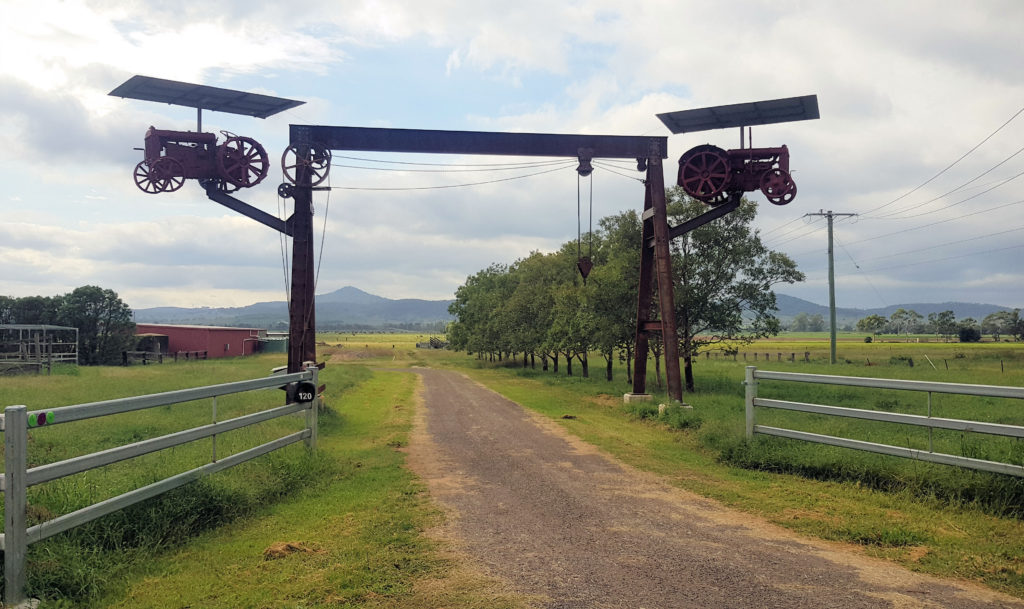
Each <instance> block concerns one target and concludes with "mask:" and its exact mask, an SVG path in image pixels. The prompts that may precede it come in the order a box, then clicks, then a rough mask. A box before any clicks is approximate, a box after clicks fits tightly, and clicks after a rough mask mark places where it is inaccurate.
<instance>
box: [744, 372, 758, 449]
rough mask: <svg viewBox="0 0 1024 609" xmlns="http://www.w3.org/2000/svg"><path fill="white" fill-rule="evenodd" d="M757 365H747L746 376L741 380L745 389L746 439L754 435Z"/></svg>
mask: <svg viewBox="0 0 1024 609" xmlns="http://www.w3.org/2000/svg"><path fill="white" fill-rule="evenodd" d="M756 370H757V366H747V372H746V378H745V380H744V381H743V384H744V385H745V389H746V396H745V400H744V401H745V403H746V406H747V439H748V440H749V439H751V438H753V437H754V398H756V397H757V379H755V378H754V372H755V371H756Z"/></svg>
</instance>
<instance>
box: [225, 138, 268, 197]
mask: <svg viewBox="0 0 1024 609" xmlns="http://www.w3.org/2000/svg"><path fill="white" fill-rule="evenodd" d="M217 169H218V171H219V172H220V177H222V178H223V179H224V180H225V181H227V182H231V183H233V184H234V185H235V186H238V187H239V188H247V187H249V186H255V185H257V184H259V183H260V182H262V181H263V178H265V177H267V170H268V169H270V162H269V159H268V157H267V151H266V150H264V149H263V146H261V145H260V143H259V142H257V141H256V140H254V139H252V138H251V137H239V136H235V137H229V138H228V139H227V140H226V141H225V142H224V143H223V144H222V145H220V146H218V147H217Z"/></svg>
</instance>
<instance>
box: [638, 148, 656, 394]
mask: <svg viewBox="0 0 1024 609" xmlns="http://www.w3.org/2000/svg"><path fill="white" fill-rule="evenodd" d="M648 162H650V161H649V160H648ZM652 206H653V202H652V199H651V188H650V184H648V185H647V187H646V188H645V189H644V211H643V215H642V216H641V221H640V225H641V230H640V281H639V284H638V286H637V298H636V338H635V341H634V347H633V393H647V354H648V351H649V344H650V339H649V337H648V331H649V328H648V324H649V323H650V321H651V300H652V299H653V298H654V289H653V287H654V286H653V283H652V281H651V280H652V279H653V277H654V248H652V247H650V246H649V245H647V244H648V242H649V241H650V240H651V239H652V238H653V237H654V224H653V217H654V210H653V209H652Z"/></svg>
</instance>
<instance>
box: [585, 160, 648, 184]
mask: <svg viewBox="0 0 1024 609" xmlns="http://www.w3.org/2000/svg"><path fill="white" fill-rule="evenodd" d="M591 164H592V165H593V166H594V167H598V168H601V169H603V170H605V171H607V172H609V173H614V174H615V175H617V176H622V177H624V178H628V179H630V180H636V181H637V182H640V183H641V184H643V182H644V179H643V178H638V177H636V176H631V175H628V174H625V173H621V172H619V171H616V170H614V169H612V167H611V166H608V165H604V164H603V163H598V162H596V161H591Z"/></svg>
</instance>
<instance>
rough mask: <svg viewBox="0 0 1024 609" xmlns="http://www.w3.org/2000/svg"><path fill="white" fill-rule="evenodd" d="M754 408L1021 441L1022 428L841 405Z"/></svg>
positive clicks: (772, 403)
mask: <svg viewBox="0 0 1024 609" xmlns="http://www.w3.org/2000/svg"><path fill="white" fill-rule="evenodd" d="M754 406H759V407H761V408H779V409H782V410H796V411H799V412H813V413H815V414H824V415H831V416H837V417H847V418H851V419H864V420H868V421H882V422H884V423H900V424H903V425H917V426H918V427H931V428H934V429H952V430H955V431H971V432H976V433H987V434H992V435H998V436H1009V437H1011V438H1024V427H1021V426H1019V425H1003V424H1001V423H983V422H980V421H964V420H962V419H943V418H939V417H926V416H924V415H919V414H902V413H898V412H880V411H878V410H862V409H859V408H843V407H842V406H825V405H823V404H806V403H803V402H788V401H785V400H767V399H764V398H754Z"/></svg>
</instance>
